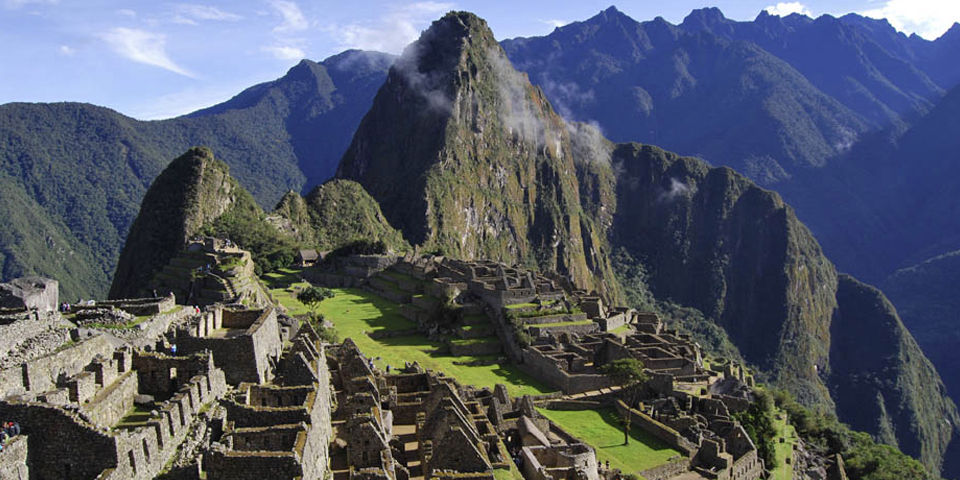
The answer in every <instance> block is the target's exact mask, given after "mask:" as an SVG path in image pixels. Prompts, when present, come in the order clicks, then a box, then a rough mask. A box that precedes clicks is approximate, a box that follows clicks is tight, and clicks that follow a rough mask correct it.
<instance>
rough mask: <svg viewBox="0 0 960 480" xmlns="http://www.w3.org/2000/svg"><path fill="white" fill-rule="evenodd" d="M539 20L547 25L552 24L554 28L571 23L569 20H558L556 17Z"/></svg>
mask: <svg viewBox="0 0 960 480" xmlns="http://www.w3.org/2000/svg"><path fill="white" fill-rule="evenodd" d="M539 22H540V23H543V24H546V25H550V26H551V27H553V28H560V27H562V26H564V25H566V24H568V23H570V22H568V21H566V20H557V19H555V18H554V19H548V20H539Z"/></svg>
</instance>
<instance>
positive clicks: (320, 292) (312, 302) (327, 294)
mask: <svg viewBox="0 0 960 480" xmlns="http://www.w3.org/2000/svg"><path fill="white" fill-rule="evenodd" d="M332 297H333V292H332V291H331V290H330V289H329V288H322V287H315V286H312V285H311V286H309V287H307V288H304V289H303V290H300V293H298V294H297V300H300V303H302V304H304V305H306V306H307V307H308V308H309V309H310V310H313V311H314V312H316V310H317V308H319V307H320V302H322V301H324V300H326V299H328V298H332Z"/></svg>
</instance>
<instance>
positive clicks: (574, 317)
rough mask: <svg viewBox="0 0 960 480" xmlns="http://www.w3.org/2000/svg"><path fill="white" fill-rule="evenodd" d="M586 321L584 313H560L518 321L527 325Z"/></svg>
mask: <svg viewBox="0 0 960 480" xmlns="http://www.w3.org/2000/svg"><path fill="white" fill-rule="evenodd" d="M586 319H587V314H586V313H560V314H556V315H542V316H539V317H519V320H520V321H522V322H523V323H526V324H527V325H540V324H543V323H561V322H582V321H584V320H586Z"/></svg>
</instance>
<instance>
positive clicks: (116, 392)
mask: <svg viewBox="0 0 960 480" xmlns="http://www.w3.org/2000/svg"><path fill="white" fill-rule="evenodd" d="M136 394H137V375H136V374H135V373H134V372H132V371H128V372H126V373H124V374H123V375H121V376H120V378H118V379H116V380H115V381H114V382H113V383H112V384H110V385H106V386H105V387H104V388H103V389H101V390H100V392H98V393H97V394H96V395H95V396H94V397H93V398H92V399H91V400H90V402H88V403H85V404H83V405H81V406H80V410H81V411H82V412H83V413H85V414H86V415H87V416H88V417H89V418H90V421H92V422H93V423H96V424H98V425H101V426H104V427H112V426H114V425H116V424H117V422H119V421H120V419H121V418H123V416H124V415H126V413H127V412H129V411H130V409H131V408H133V397H134V396H136Z"/></svg>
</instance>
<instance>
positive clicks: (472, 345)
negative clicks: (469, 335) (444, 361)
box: [450, 341, 503, 357]
mask: <svg viewBox="0 0 960 480" xmlns="http://www.w3.org/2000/svg"><path fill="white" fill-rule="evenodd" d="M502 350H503V349H502V347H501V344H500V342H499V341H489V342H469V343H455V342H450V353H451V354H453V355H454V356H456V357H478V356H482V355H494V354H497V353H500V352H501V351H502Z"/></svg>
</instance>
